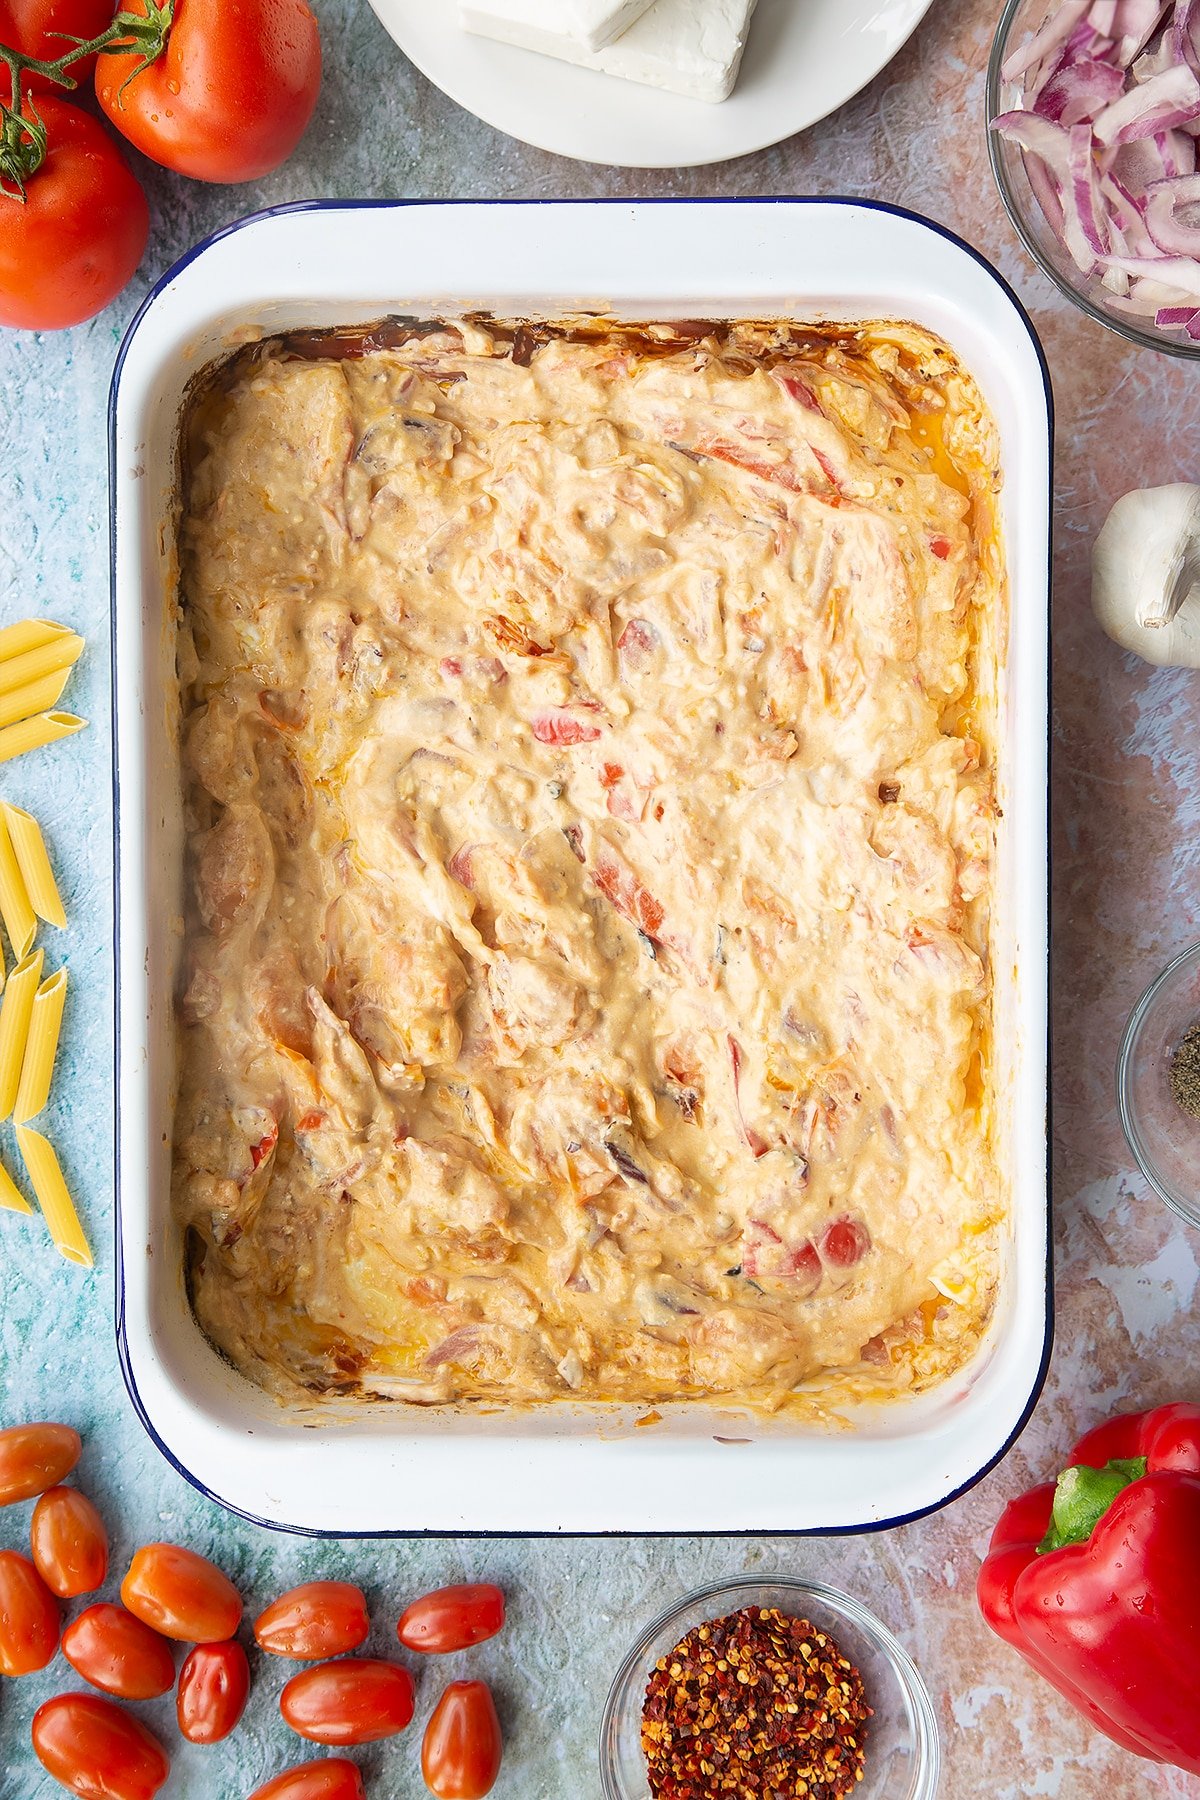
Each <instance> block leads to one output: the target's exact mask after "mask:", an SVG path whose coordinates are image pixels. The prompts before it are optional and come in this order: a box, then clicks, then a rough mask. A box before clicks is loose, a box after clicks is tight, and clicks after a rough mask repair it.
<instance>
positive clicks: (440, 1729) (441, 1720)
mask: <svg viewBox="0 0 1200 1800" xmlns="http://www.w3.org/2000/svg"><path fill="white" fill-rule="evenodd" d="M503 1754H504V1740H503V1738H502V1737H501V1735H500V1721H499V1719H498V1718H497V1717H496V1707H495V1703H494V1702H493V1700H492V1690H491V1689H490V1688H489V1687H488V1685H487V1682H486V1681H452V1682H451V1683H450V1686H449V1687H448V1688H447V1689H446V1691H445V1693H444V1694H443V1695H442V1697H441V1699H440V1700H439V1701H438V1703H437V1705H436V1706H435V1707H434V1709H433V1716H432V1717H431V1719H430V1721H429V1723H428V1725H427V1726H426V1727H425V1739H424V1742H423V1743H422V1745H421V1773H422V1775H423V1776H424V1777H425V1786H426V1787H427V1788H428V1789H429V1791H430V1793H431V1794H436V1795H437V1800H483V1796H484V1795H485V1794H490V1793H491V1791H492V1789H493V1787H494V1786H495V1785H496V1777H497V1775H498V1774H499V1773H500V1762H501V1758H502V1757H503Z"/></svg>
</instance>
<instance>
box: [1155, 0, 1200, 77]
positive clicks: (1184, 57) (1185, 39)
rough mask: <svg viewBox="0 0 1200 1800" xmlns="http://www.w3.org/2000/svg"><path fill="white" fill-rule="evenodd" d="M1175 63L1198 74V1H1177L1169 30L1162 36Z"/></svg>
mask: <svg viewBox="0 0 1200 1800" xmlns="http://www.w3.org/2000/svg"><path fill="white" fill-rule="evenodd" d="M1168 41H1169V42H1170V45H1171V55H1172V56H1173V57H1174V59H1175V61H1176V62H1177V63H1186V64H1187V66H1188V68H1189V69H1191V70H1193V71H1194V72H1196V73H1200V0H1177V4H1176V7H1175V17H1174V19H1173V21H1172V23H1171V29H1170V31H1169V32H1167V33H1166V34H1165V35H1164V38H1163V42H1164V44H1165V43H1167V42H1168Z"/></svg>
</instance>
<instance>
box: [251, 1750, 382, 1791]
mask: <svg viewBox="0 0 1200 1800" xmlns="http://www.w3.org/2000/svg"><path fill="white" fill-rule="evenodd" d="M250 1800H366V1789H365V1788H364V1787H363V1779H362V1776H361V1775H360V1774H359V1772H358V1768H357V1765H356V1764H354V1763H352V1762H347V1760H346V1758H345V1757H344V1756H323V1757H322V1758H321V1760H320V1762H310V1763H297V1765H296V1767H295V1768H294V1769H285V1770H284V1771H283V1774H282V1775H276V1776H275V1778H274V1780H272V1781H268V1782H266V1783H265V1784H264V1786H262V1787H260V1788H255V1790H254V1792H253V1793H252V1794H251V1796H250Z"/></svg>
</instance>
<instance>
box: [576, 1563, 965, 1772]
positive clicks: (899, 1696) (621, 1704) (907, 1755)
mask: <svg viewBox="0 0 1200 1800" xmlns="http://www.w3.org/2000/svg"><path fill="white" fill-rule="evenodd" d="M743 1606H775V1607H778V1609H779V1611H780V1612H782V1613H785V1614H787V1615H788V1616H789V1617H795V1618H805V1619H808V1620H810V1621H811V1623H812V1624H814V1625H815V1626H817V1628H818V1629H819V1630H821V1631H827V1632H828V1633H829V1635H830V1637H832V1638H833V1639H834V1640H835V1641H836V1643H837V1645H838V1647H839V1649H841V1651H842V1652H843V1653H844V1654H845V1655H846V1656H848V1657H849V1658H850V1661H851V1662H853V1663H856V1664H857V1666H858V1668H859V1669H860V1670H861V1672H862V1678H863V1687H864V1688H865V1690H866V1697H867V1704H868V1706H870V1707H872V1708H873V1709H874V1717H873V1718H872V1720H871V1722H870V1725H869V1727H868V1731H867V1739H866V1767H865V1771H864V1775H863V1779H862V1781H860V1782H859V1783H858V1785H857V1787H855V1788H854V1790H853V1793H854V1800H933V1797H934V1795H935V1794H936V1793H937V1789H938V1777H939V1773H940V1770H941V1760H942V1759H941V1745H940V1742H939V1739H938V1728H937V1719H936V1718H935V1716H934V1711H933V1705H932V1703H931V1701H930V1698H929V1693H928V1690H927V1689H926V1687H925V1683H924V1682H923V1681H922V1680H921V1677H920V1675H919V1674H918V1673H917V1668H916V1664H915V1663H914V1662H913V1660H912V1658H911V1657H910V1656H909V1655H908V1652H907V1651H906V1650H903V1649H902V1648H901V1646H900V1645H899V1644H898V1643H897V1642H896V1640H895V1638H894V1637H893V1636H892V1634H891V1632H890V1631H888V1630H887V1629H886V1627H885V1626H883V1625H881V1624H880V1622H879V1620H878V1619H876V1618H875V1617H874V1616H873V1614H871V1613H869V1612H868V1611H867V1609H866V1607H865V1606H863V1605H861V1604H860V1602H859V1601H857V1600H855V1599H853V1598H852V1597H851V1596H850V1595H849V1594H840V1593H838V1592H837V1590H836V1589H835V1588H829V1587H823V1586H821V1585H820V1583H818V1582H809V1581H792V1580H789V1579H788V1578H787V1577H786V1576H778V1577H776V1579H775V1580H773V1581H758V1580H749V1579H745V1580H741V1581H730V1582H722V1583H720V1584H718V1585H717V1586H716V1587H706V1588H699V1589H697V1591H696V1592H695V1593H694V1594H688V1595H686V1596H685V1597H684V1598H683V1599H682V1600H680V1601H678V1602H677V1603H676V1605H674V1606H672V1607H671V1608H670V1610H669V1611H667V1612H664V1613H660V1614H659V1616H658V1618H657V1619H655V1620H654V1621H653V1622H652V1623H651V1624H649V1625H647V1627H646V1629H645V1630H644V1631H643V1632H642V1634H641V1636H640V1637H639V1638H638V1640H637V1642H636V1643H635V1644H634V1646H633V1648H632V1650H630V1652H629V1654H628V1656H627V1657H626V1658H625V1660H624V1662H623V1663H622V1664H621V1666H620V1668H619V1669H618V1670H617V1674H616V1678H615V1680H614V1681H613V1684H612V1687H611V1689H610V1690H609V1695H608V1701H607V1703H606V1705H605V1708H604V1717H603V1719H602V1720H601V1722H600V1786H601V1789H602V1791H603V1794H604V1800H649V1794H650V1786H649V1782H648V1781H647V1779H646V1762H645V1757H644V1756H643V1753H642V1744H641V1725H642V1702H643V1700H644V1699H645V1695H646V1684H647V1682H648V1681H649V1680H650V1676H651V1673H652V1671H653V1669H654V1665H655V1663H656V1662H657V1661H658V1659H659V1657H660V1656H664V1655H665V1654H666V1652H667V1651H668V1650H673V1649H674V1647H675V1645H676V1644H677V1643H678V1642H679V1640H680V1639H681V1638H682V1637H685V1636H686V1634H687V1633H688V1632H689V1631H691V1629H692V1627H693V1626H695V1625H701V1624H703V1623H704V1621H705V1620H706V1619H719V1618H721V1617H723V1616H724V1614H726V1613H731V1612H736V1611H737V1610H738V1609H739V1607H743Z"/></svg>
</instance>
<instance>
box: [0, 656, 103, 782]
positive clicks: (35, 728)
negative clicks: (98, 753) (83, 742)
mask: <svg viewBox="0 0 1200 1800" xmlns="http://www.w3.org/2000/svg"><path fill="white" fill-rule="evenodd" d="M3 668H4V664H3V663H0V670H3ZM86 724H87V720H86V719H77V718H76V717H75V715H74V713H64V712H44V713H38V714H37V716H36V718H32V719H22V720H20V722H19V723H18V724H16V725H6V726H5V727H4V729H3V731H0V762H10V761H11V760H12V758H13V757H14V756H24V755H25V752H26V751H27V750H37V749H40V747H41V746H42V745H43V744H54V743H57V742H58V740H59V738H65V737H70V736H71V735H72V734H73V733H74V732H76V731H82V730H83V728H84V726H85V725H86Z"/></svg>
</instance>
